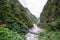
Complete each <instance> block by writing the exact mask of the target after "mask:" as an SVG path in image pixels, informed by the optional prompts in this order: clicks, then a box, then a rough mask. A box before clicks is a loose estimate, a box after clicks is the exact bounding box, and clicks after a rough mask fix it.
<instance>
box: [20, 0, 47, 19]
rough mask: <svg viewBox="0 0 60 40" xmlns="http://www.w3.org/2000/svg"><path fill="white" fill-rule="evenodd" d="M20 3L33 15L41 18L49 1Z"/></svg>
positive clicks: (29, 0) (35, 0) (38, 0)
mask: <svg viewBox="0 0 60 40" xmlns="http://www.w3.org/2000/svg"><path fill="white" fill-rule="evenodd" d="M19 2H20V3H21V4H22V5H23V6H24V7H26V8H28V9H29V11H30V12H31V13H32V14H33V15H35V16H36V17H37V18H39V17H40V14H41V12H42V10H43V7H44V5H45V4H46V2H47V0H19Z"/></svg>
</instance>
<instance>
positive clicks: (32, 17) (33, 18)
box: [25, 8, 37, 23]
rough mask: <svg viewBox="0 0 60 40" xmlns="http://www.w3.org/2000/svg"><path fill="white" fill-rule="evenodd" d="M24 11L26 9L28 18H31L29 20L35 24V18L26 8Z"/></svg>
mask: <svg viewBox="0 0 60 40" xmlns="http://www.w3.org/2000/svg"><path fill="white" fill-rule="evenodd" d="M25 9H26V11H27V13H28V15H29V17H30V18H31V20H32V21H33V22H34V23H36V21H37V18H36V17H35V16H34V15H33V14H32V13H31V12H30V11H29V9H28V8H25Z"/></svg>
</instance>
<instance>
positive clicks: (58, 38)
mask: <svg viewBox="0 0 60 40" xmlns="http://www.w3.org/2000/svg"><path fill="white" fill-rule="evenodd" d="M39 25H40V27H42V28H44V29H45V30H46V32H45V33H44V35H43V38H41V39H40V40H60V0H48V2H47V4H46V5H45V7H44V9H43V11H42V13H41V17H40V24H39Z"/></svg>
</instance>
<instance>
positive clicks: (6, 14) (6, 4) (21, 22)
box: [0, 0, 33, 32]
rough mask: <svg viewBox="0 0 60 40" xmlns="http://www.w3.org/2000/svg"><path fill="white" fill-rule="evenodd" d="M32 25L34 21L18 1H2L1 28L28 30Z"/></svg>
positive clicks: (0, 5) (0, 11)
mask: <svg viewBox="0 0 60 40" xmlns="http://www.w3.org/2000/svg"><path fill="white" fill-rule="evenodd" d="M32 24H33V21H32V19H31V18H30V16H29V15H28V13H27V12H26V10H25V8H24V7H23V6H22V5H21V4H20V3H19V2H18V0H0V26H5V27H8V28H9V29H11V30H14V31H15V30H16V29H14V27H15V28H17V29H20V28H21V29H25V30H28V28H29V27H30V26H31V25H32ZM17 32H20V31H17Z"/></svg>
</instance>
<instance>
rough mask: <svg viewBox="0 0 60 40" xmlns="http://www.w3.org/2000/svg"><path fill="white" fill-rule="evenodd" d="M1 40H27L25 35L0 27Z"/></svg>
mask: <svg viewBox="0 0 60 40" xmlns="http://www.w3.org/2000/svg"><path fill="white" fill-rule="evenodd" d="M0 40H25V39H24V37H23V35H21V34H17V32H13V31H12V30H9V29H7V28H3V27H0Z"/></svg>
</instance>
